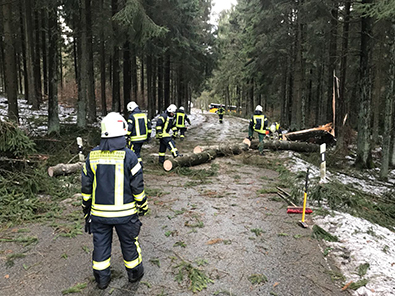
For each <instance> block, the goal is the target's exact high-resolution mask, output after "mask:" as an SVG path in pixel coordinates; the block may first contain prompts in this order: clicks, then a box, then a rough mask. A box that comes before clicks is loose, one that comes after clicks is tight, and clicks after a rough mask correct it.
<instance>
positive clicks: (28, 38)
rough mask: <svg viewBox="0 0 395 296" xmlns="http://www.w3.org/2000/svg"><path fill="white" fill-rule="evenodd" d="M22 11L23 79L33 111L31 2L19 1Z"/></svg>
mask: <svg viewBox="0 0 395 296" xmlns="http://www.w3.org/2000/svg"><path fill="white" fill-rule="evenodd" d="M21 5H22V9H23V29H24V32H23V33H24V34H23V35H24V39H25V45H26V71H27V72H26V73H25V79H27V84H28V92H27V93H26V94H27V97H26V99H27V102H28V103H29V104H31V105H32V108H33V110H37V109H38V107H39V106H38V101H37V95H36V93H35V90H36V86H35V83H34V63H33V56H34V51H33V50H34V43H33V17H32V6H33V1H32V0H22V1H21Z"/></svg>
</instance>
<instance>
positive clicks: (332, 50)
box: [321, 1, 339, 123]
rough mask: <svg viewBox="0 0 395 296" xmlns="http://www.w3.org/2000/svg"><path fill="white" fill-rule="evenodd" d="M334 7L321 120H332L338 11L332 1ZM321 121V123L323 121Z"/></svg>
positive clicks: (334, 2) (335, 3)
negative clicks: (324, 99)
mask: <svg viewBox="0 0 395 296" xmlns="http://www.w3.org/2000/svg"><path fill="white" fill-rule="evenodd" d="M332 3H333V5H335V6H334V7H332V9H331V18H330V26H331V30H330V37H329V61H328V71H327V75H328V76H327V77H328V78H327V79H328V80H327V81H328V82H327V83H328V84H327V97H326V101H325V102H326V107H325V109H326V112H325V113H324V114H323V119H324V121H323V122H332V121H333V118H332V114H333V113H332V102H333V96H334V89H333V84H334V81H333V80H334V76H335V74H336V72H335V71H336V59H337V35H338V33H337V31H338V29H337V24H338V21H337V20H338V13H339V8H338V6H337V5H338V4H337V2H336V1H333V2H332ZM323 122H321V123H323Z"/></svg>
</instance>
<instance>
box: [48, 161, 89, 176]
mask: <svg viewBox="0 0 395 296" xmlns="http://www.w3.org/2000/svg"><path fill="white" fill-rule="evenodd" d="M83 165H84V162H76V163H67V164H65V163H59V164H57V165H55V166H52V167H49V168H48V175H49V176H50V177H54V176H60V175H67V174H72V173H76V172H80V171H81V169H82V166H83Z"/></svg>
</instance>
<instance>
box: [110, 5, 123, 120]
mask: <svg viewBox="0 0 395 296" xmlns="http://www.w3.org/2000/svg"><path fill="white" fill-rule="evenodd" d="M111 6H112V15H113V16H114V15H115V14H116V13H117V12H118V1H117V0H112V1H111ZM112 29H113V42H115V44H114V45H113V55H112V62H113V64H112V111H115V112H120V111H121V93H120V87H121V84H120V79H119V73H120V71H121V69H120V65H119V47H118V44H116V43H117V41H116V36H117V35H118V32H119V30H118V25H117V24H116V22H115V21H113V23H112Z"/></svg>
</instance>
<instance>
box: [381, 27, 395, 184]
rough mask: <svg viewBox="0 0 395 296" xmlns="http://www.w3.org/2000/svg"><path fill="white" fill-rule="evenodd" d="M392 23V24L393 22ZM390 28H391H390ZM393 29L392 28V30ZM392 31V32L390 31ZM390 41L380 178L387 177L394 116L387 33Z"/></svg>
mask: <svg viewBox="0 0 395 296" xmlns="http://www.w3.org/2000/svg"><path fill="white" fill-rule="evenodd" d="M393 25H394V24H393ZM391 29H392V28H391ZM392 31H393V30H392ZM391 33H393V32H391ZM389 35H390V36H391V35H392V36H391V37H392V38H390V40H391V42H390V44H389V46H388V47H389V48H390V54H389V59H388V62H389V67H390V68H389V75H388V76H389V83H388V85H389V87H388V88H387V95H386V99H385V117H384V133H383V148H382V159H381V169H380V178H381V179H383V180H387V179H388V169H389V164H390V151H391V130H392V126H393V121H392V118H393V116H394V112H393V111H394V110H393V107H394V95H395V87H394V80H395V48H394V43H393V38H394V35H395V34H389Z"/></svg>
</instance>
